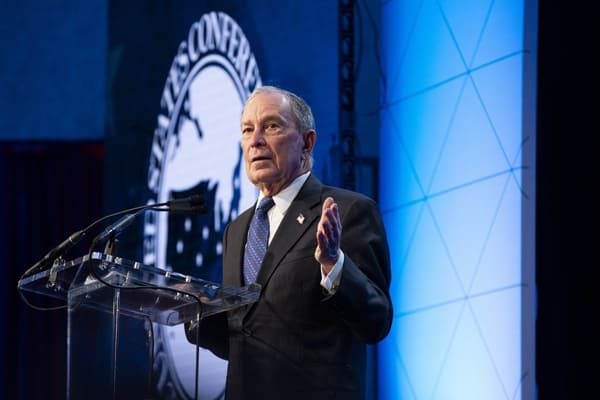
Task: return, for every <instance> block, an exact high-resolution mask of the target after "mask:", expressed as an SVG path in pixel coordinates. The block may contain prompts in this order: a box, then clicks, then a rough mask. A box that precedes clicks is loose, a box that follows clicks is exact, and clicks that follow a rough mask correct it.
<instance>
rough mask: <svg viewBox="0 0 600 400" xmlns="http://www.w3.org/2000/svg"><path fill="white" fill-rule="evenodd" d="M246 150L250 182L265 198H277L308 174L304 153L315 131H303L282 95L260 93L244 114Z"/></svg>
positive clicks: (244, 142) (242, 126) (243, 128)
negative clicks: (294, 181)
mask: <svg viewBox="0 0 600 400" xmlns="http://www.w3.org/2000/svg"><path fill="white" fill-rule="evenodd" d="M241 128H242V150H243V152H244V161H245V165H246V173H247V175H248V179H249V180H250V181H251V182H252V183H253V184H254V185H256V186H257V187H258V188H259V189H260V190H261V191H262V192H263V193H264V194H265V195H274V194H277V193H278V192H279V191H281V190H282V189H284V188H285V187H286V186H288V185H289V184H290V183H291V182H292V181H293V180H294V179H295V178H296V177H298V176H299V175H301V174H302V172H304V171H303V170H302V165H303V152H304V153H305V154H306V150H308V151H310V150H311V149H312V145H313V143H314V140H313V139H314V131H307V132H300V131H299V130H298V127H297V126H296V123H295V120H294V116H293V113H292V110H291V106H290V104H289V102H288V100H287V99H286V98H285V97H284V96H283V95H281V94H279V93H268V92H267V93H259V94H257V95H256V96H255V97H254V98H252V99H251V100H250V101H249V102H248V104H247V105H246V107H245V108H244V110H243V112H242V122H241Z"/></svg>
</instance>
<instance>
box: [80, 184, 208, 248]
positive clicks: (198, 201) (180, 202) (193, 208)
mask: <svg viewBox="0 0 600 400" xmlns="http://www.w3.org/2000/svg"><path fill="white" fill-rule="evenodd" d="M162 204H164V205H165V206H166V207H167V208H157V206H158V205H157V204H153V205H148V207H143V208H141V209H140V210H138V211H137V212H135V213H131V214H127V215H125V216H124V217H122V218H120V219H118V220H117V221H116V222H114V223H112V224H111V225H109V226H108V227H107V228H106V229H104V230H103V231H102V232H100V233H99V234H98V235H97V236H96V237H95V238H94V240H93V241H92V245H91V247H90V250H91V249H92V248H93V247H95V246H96V245H97V244H98V243H100V242H102V241H104V240H106V239H107V238H109V237H113V238H114V237H116V236H117V235H118V234H120V233H121V232H123V231H124V230H125V228H127V227H128V226H129V225H131V223H132V222H133V221H134V220H135V218H136V217H137V216H138V214H139V213H140V212H143V211H146V210H147V209H149V208H150V209H153V210H155V211H168V212H173V213H187V214H202V213H206V212H208V208H206V206H205V205H204V197H203V196H201V195H193V196H190V197H185V198H183V199H174V200H169V201H167V202H166V203H162Z"/></svg>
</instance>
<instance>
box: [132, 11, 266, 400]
mask: <svg viewBox="0 0 600 400" xmlns="http://www.w3.org/2000/svg"><path fill="white" fill-rule="evenodd" d="M260 85H261V79H260V74H259V70H258V65H257V63H256V59H255V57H254V54H253V53H252V51H251V49H250V44H249V42H248V40H247V38H246V37H245V35H244V33H243V31H242V29H241V28H240V26H239V25H238V24H237V23H236V21H235V20H234V19H233V18H231V17H230V16H229V15H227V14H225V13H223V12H216V11H213V12H209V13H206V14H204V15H202V17H200V19H199V20H198V21H197V22H195V23H193V24H192V26H191V27H190V29H189V32H188V36H187V38H186V39H185V40H183V41H182V42H181V43H180V44H179V48H178V50H177V54H176V55H175V57H174V58H173V62H172V64H171V67H170V69H169V72H168V75H167V79H166V82H165V86H164V90H163V93H162V96H161V99H160V113H159V115H158V118H157V126H156V129H155V131H154V137H153V141H152V149H151V155H150V159H149V162H148V182H147V184H148V189H149V191H150V193H151V196H150V198H149V199H148V201H147V203H148V204H152V203H160V202H164V201H168V200H171V199H175V198H182V197H187V196H190V195H193V194H202V195H203V196H204V197H205V203H206V205H207V206H208V209H209V212H208V213H207V214H203V215H179V214H167V213H146V214H145V215H144V217H145V220H144V250H143V252H144V256H143V257H144V258H143V261H144V264H146V265H154V266H156V267H158V268H162V269H165V270H169V271H177V272H180V273H183V274H186V275H191V276H194V277H198V278H202V279H206V280H209V281H213V282H220V281H221V267H222V264H221V253H222V239H223V231H224V228H225V226H226V225H227V223H229V222H230V221H231V220H232V219H233V218H235V217H236V216H237V215H238V214H239V213H240V211H243V210H244V209H246V208H248V207H250V206H251V205H252V204H253V203H254V201H255V200H256V197H257V191H256V188H255V187H254V186H253V185H252V184H251V183H249V181H248V179H246V177H245V176H244V175H245V172H244V165H243V156H242V150H241V142H240V139H241V134H240V126H239V120H240V116H241V112H242V107H243V104H244V102H245V100H246V98H247V97H248V95H249V94H250V93H251V92H252V90H253V89H254V88H255V87H257V86H260ZM183 329H184V328H183V325H179V326H175V327H168V326H163V325H158V326H156V328H155V331H156V335H155V336H156V338H155V360H156V361H155V366H154V369H155V371H156V372H157V374H158V375H157V379H156V381H157V388H156V389H157V391H158V393H159V395H160V396H161V398H177V399H194V398H196V397H195V396H196V393H195V390H196V378H198V385H197V386H198V390H199V393H198V398H200V399H218V398H222V397H223V391H224V387H225V373H226V368H227V364H226V362H225V361H223V360H220V359H218V358H216V357H215V356H214V355H212V353H210V352H208V351H201V354H200V365H199V368H198V376H196V369H195V365H196V349H195V346H193V345H191V344H190V343H188V341H187V339H186V337H185V332H184V330H183Z"/></svg>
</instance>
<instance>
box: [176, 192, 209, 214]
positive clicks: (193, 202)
mask: <svg viewBox="0 0 600 400" xmlns="http://www.w3.org/2000/svg"><path fill="white" fill-rule="evenodd" d="M167 207H169V211H171V212H175V213H192V214H204V213H207V212H208V208H206V206H205V205H204V196H202V195H199V194H196V195H193V196H190V197H185V198H183V199H173V200H169V201H167Z"/></svg>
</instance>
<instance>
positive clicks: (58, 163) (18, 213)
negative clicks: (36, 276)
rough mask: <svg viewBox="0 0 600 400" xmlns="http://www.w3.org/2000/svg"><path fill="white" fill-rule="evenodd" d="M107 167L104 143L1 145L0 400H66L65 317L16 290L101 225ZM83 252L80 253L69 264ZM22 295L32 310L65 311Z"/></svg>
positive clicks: (47, 301)
mask: <svg viewBox="0 0 600 400" xmlns="http://www.w3.org/2000/svg"><path fill="white" fill-rule="evenodd" d="M103 164H104V144H103V143H100V142H85V143H81V142H41V143H26V142H18V143H6V142H4V143H0V190H1V191H2V195H1V196H0V213H1V214H0V216H1V218H0V221H2V224H1V225H0V226H1V227H0V261H1V262H2V265H1V266H0V267H1V268H2V279H0V282H1V283H0V298H1V301H2V303H1V307H0V322H1V326H2V329H1V330H0V332H1V333H0V357H2V358H3V360H2V364H1V366H2V371H0V398H5V399H8V398H11V399H28V400H29V399H64V398H65V394H66V348H67V346H66V328H67V326H66V320H67V315H66V310H65V309H61V310H57V311H39V310H36V309H34V308H32V307H30V306H28V305H27V304H26V303H25V302H24V301H22V299H21V298H20V297H19V292H18V290H17V283H18V281H19V279H20V277H21V275H22V274H23V273H24V272H25V270H27V269H28V268H29V267H30V266H31V265H33V264H34V263H35V262H36V261H38V260H39V259H41V258H42V257H43V256H44V255H45V254H46V253H47V252H48V251H49V250H50V249H52V248H53V247H55V246H56V245H58V244H59V243H61V242H62V241H63V240H64V239H66V238H67V237H68V236H69V235H71V234H72V233H74V232H75V231H78V230H80V229H83V228H84V227H86V226H87V225H89V224H90V223H91V222H93V221H94V220H96V219H97V218H99V217H101V215H102V209H103V176H104V171H103V170H104V165H103ZM86 250H87V249H85V248H84V247H83V248H81V249H79V248H78V247H77V246H75V247H74V248H73V249H71V251H70V252H69V253H68V254H67V255H66V257H65V258H66V259H71V258H76V257H78V256H80V255H82V254H84V253H85V251H86ZM23 294H25V295H27V296H28V297H27V298H28V299H29V300H30V301H32V302H33V303H34V304H35V305H39V306H43V307H49V306H56V305H60V304H61V303H58V302H57V301H56V300H53V299H51V298H47V297H44V296H37V295H29V294H28V293H27V292H23ZM36 296H37V297H36Z"/></svg>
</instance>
